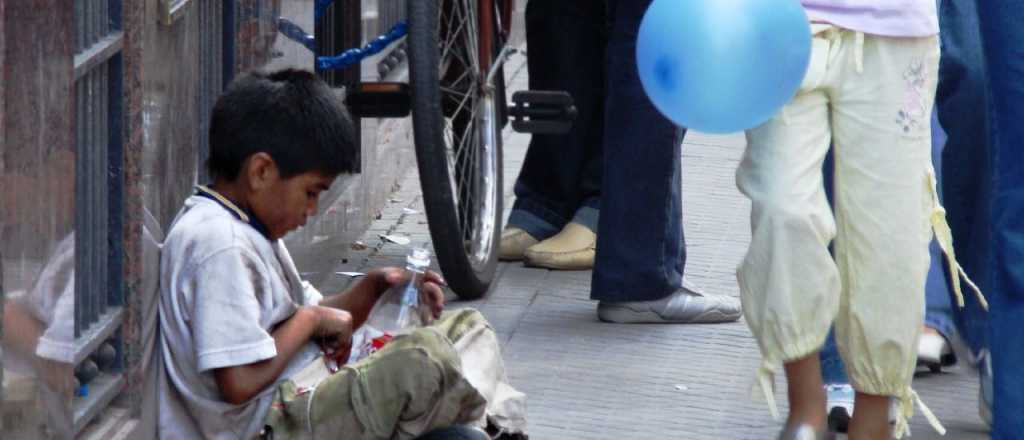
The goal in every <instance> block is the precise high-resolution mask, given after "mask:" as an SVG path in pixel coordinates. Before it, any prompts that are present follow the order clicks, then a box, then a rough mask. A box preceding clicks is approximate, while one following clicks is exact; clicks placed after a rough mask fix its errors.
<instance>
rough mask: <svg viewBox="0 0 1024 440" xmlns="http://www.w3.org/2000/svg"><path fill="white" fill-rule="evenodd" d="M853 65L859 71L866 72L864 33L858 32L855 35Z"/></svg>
mask: <svg viewBox="0 0 1024 440" xmlns="http://www.w3.org/2000/svg"><path fill="white" fill-rule="evenodd" d="M853 66H854V68H855V69H856V70H857V73H858V74H860V73H864V33H863V32H857V33H855V34H854V37H853Z"/></svg>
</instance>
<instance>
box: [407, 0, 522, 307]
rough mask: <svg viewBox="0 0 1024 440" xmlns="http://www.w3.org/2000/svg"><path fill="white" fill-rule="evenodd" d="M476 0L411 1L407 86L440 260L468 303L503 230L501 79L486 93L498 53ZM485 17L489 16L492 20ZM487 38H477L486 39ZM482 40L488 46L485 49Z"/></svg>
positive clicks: (484, 283) (485, 285) (482, 284)
mask: <svg viewBox="0 0 1024 440" xmlns="http://www.w3.org/2000/svg"><path fill="white" fill-rule="evenodd" d="M478 2H479V0H410V1H409V2H408V3H407V4H408V8H409V9H408V17H409V38H408V48H409V83H410V86H411V88H412V109H413V112H412V119H413V135H414V140H415V143H416V160H417V164H418V166H419V172H420V183H421V187H422V189H423V201H424V205H425V208H426V213H427V220H428V223H429V227H430V235H431V238H432V239H433V242H434V251H435V252H436V254H437V259H438V263H439V264H440V266H441V271H442V272H443V273H444V276H445V278H446V279H447V281H448V284H449V285H450V286H451V288H452V290H453V291H454V292H455V294H456V295H458V296H459V297H460V298H463V299H475V298H479V297H481V296H483V295H484V294H485V293H486V292H487V290H488V289H489V288H490V284H491V281H492V280H493V278H494V272H495V268H496V267H497V250H498V241H499V237H500V230H501V215H502V176H501V129H502V126H503V125H504V120H505V116H504V114H505V113H504V105H505V87H504V76H503V75H502V74H501V72H499V74H497V75H495V86H494V87H493V88H489V87H486V84H485V83H486V76H487V72H488V70H489V69H490V66H491V63H492V62H493V61H494V58H495V57H496V55H497V48H498V47H500V44H498V43H497V40H498V35H499V34H498V32H497V31H496V29H495V28H496V26H494V25H493V22H492V24H491V25H489V26H485V27H486V29H480V28H481V26H480V23H479V22H480V20H479V18H478V17H479V14H478V12H479V11H477V7H478ZM489 12H490V11H488V16H492V14H490V13H489ZM484 34H486V35H490V36H491V37H490V38H484V39H481V38H479V37H480V36H481V35H484ZM481 40H483V42H484V43H485V44H486V42H488V41H490V42H491V44H488V46H490V48H489V49H487V50H480V49H481V47H480V43H481Z"/></svg>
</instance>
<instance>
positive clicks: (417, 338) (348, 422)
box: [266, 310, 487, 440]
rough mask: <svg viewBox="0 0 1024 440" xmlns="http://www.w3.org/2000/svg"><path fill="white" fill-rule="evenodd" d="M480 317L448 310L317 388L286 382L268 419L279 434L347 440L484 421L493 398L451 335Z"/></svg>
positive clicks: (407, 434) (460, 334) (279, 437)
mask: <svg viewBox="0 0 1024 440" xmlns="http://www.w3.org/2000/svg"><path fill="white" fill-rule="evenodd" d="M481 323H484V324H486V321H484V318H483V317H482V316H481V315H480V314H479V313H478V312H476V311H473V310H460V311H457V312H454V313H450V314H446V315H445V316H443V317H442V318H441V319H440V320H439V321H438V322H437V323H435V324H434V325H432V326H430V327H426V328H423V329H419V330H416V331H414V332H412V333H411V334H408V335H405V336H401V337H398V338H395V339H394V340H393V341H391V342H389V343H388V344H387V345H385V346H384V348H382V349H381V350H380V351H378V352H376V353H374V354H373V355H371V356H369V357H367V358H366V359H363V360H361V361H359V362H357V363H356V364H354V365H347V366H345V367H343V368H342V370H341V371H339V372H338V373H335V374H333V375H329V376H326V377H324V378H322V380H321V381H319V383H318V384H317V385H316V386H315V387H312V386H311V387H303V386H302V385H298V384H297V383H296V382H295V381H292V380H289V381H286V382H285V383H283V384H282V385H280V386H279V387H278V390H277V392H276V394H275V396H274V402H273V404H272V405H271V409H270V412H269V414H268V415H267V418H266V425H267V426H268V429H269V430H270V431H272V432H273V438H274V439H275V440H282V439H346V440H347V439H411V438H414V437H417V436H419V435H422V434H425V433H427V432H429V431H432V430H434V429H437V428H443V427H447V426H451V425H455V424H471V423H474V422H478V421H479V420H481V419H482V418H483V416H484V410H485V407H486V406H487V401H486V400H485V399H484V397H483V396H482V395H481V394H480V393H479V392H478V391H477V390H476V389H475V388H474V387H473V385H471V384H470V382H469V381H468V380H467V379H466V378H465V376H464V375H463V370H462V365H461V361H460V359H459V354H458V353H457V352H456V349H455V347H454V346H453V341H459V340H460V339H461V338H462V337H463V336H464V335H465V334H466V332H468V331H470V330H471V329H473V328H477V327H479V325H480V324H481Z"/></svg>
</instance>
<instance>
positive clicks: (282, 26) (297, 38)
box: [277, 17, 316, 53]
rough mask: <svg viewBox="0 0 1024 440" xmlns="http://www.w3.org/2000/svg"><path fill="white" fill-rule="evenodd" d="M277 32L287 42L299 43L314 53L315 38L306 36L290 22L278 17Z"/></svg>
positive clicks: (297, 26) (304, 32)
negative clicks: (286, 38)
mask: <svg viewBox="0 0 1024 440" xmlns="http://www.w3.org/2000/svg"><path fill="white" fill-rule="evenodd" d="M277 30H278V31H279V32H281V34H282V35H284V36H286V37H288V39H289V40H292V41H294V42H296V43H299V44H301V45H303V46H305V47H306V48H307V49H309V50H310V51H312V52H313V53H316V37H314V36H312V35H310V34H307V33H306V31H304V30H302V28H301V27H299V25H297V24H295V23H293V22H292V21H291V20H289V19H287V18H284V17H279V18H278V19H277Z"/></svg>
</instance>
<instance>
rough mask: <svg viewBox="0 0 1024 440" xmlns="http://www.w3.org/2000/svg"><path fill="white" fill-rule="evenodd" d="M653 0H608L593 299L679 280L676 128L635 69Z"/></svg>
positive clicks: (650, 293)
mask: <svg viewBox="0 0 1024 440" xmlns="http://www.w3.org/2000/svg"><path fill="white" fill-rule="evenodd" d="M649 4H650V0H639V1H635V0H611V1H609V17H610V19H611V21H612V28H611V34H610V36H609V41H608V52H607V68H608V89H607V98H606V101H605V118H604V125H605V131H604V142H605V147H604V181H603V182H602V191H601V208H600V211H601V217H600V219H599V221H598V234H597V235H598V238H597V240H598V241H597V257H596V261H595V267H594V275H593V282H592V284H591V298H593V299H596V300H601V301H648V300H656V299H661V298H664V297H666V296H667V295H669V294H671V293H672V292H673V291H675V290H676V289H678V288H679V287H680V286H681V285H682V276H683V263H684V261H685V255H686V253H685V249H684V244H683V227H682V197H681V194H680V190H681V186H680V176H679V173H680V160H681V153H680V146H681V143H680V141H681V130H680V129H678V128H677V127H676V126H675V125H674V124H673V123H672V121H669V120H668V119H667V118H665V116H663V115H662V114H661V113H660V112H658V110H657V109H656V108H655V107H654V105H653V104H652V103H651V101H650V100H649V99H648V98H647V94H646V93H644V91H643V88H642V86H641V84H640V78H639V76H638V73H637V71H636V67H635V66H636V62H635V59H636V56H635V55H636V36H637V32H638V31H639V28H640V20H641V19H642V18H643V14H644V12H645V11H646V10H647V6H648V5H649Z"/></svg>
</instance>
